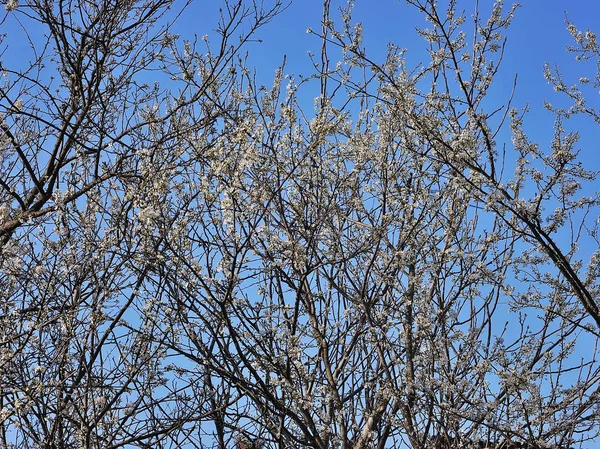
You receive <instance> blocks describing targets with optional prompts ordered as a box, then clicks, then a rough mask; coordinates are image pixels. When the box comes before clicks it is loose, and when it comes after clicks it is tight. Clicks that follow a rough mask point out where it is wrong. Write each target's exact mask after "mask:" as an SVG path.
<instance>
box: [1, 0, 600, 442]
mask: <svg viewBox="0 0 600 449" xmlns="http://www.w3.org/2000/svg"><path fill="white" fill-rule="evenodd" d="M408 3H409V4H410V6H412V7H414V8H417V10H418V11H420V12H421V13H422V14H423V16H424V17H425V18H426V19H427V20H428V21H429V22H430V24H431V25H430V28H429V29H423V30H421V31H420V34H421V35H422V37H423V38H424V39H425V42H426V45H427V46H428V49H429V54H430V60H429V61H428V62H427V63H425V64H423V65H421V66H420V67H419V68H418V69H412V68H411V67H409V66H408V65H407V62H406V61H405V59H404V56H403V52H402V51H401V50H400V49H399V48H398V47H396V46H394V45H390V46H389V51H388V56H387V58H386V59H385V61H383V62H377V61H374V60H373V59H371V58H370V56H369V54H368V53H367V50H366V49H365V48H364V46H363V44H362V28H361V26H360V23H355V22H353V19H352V10H351V8H346V9H343V8H342V9H341V20H338V19H337V17H333V14H332V11H331V10H332V8H331V6H330V2H329V0H325V2H324V5H323V6H324V7H323V20H322V27H321V29H320V30H316V31H312V30H311V32H312V33H313V34H315V35H316V36H317V37H318V39H320V42H321V51H320V58H315V60H314V67H315V69H316V72H315V73H314V74H313V76H311V77H308V78H302V79H301V81H300V82H296V81H295V80H294V79H293V78H292V77H289V76H286V75H285V64H283V65H282V66H281V67H280V69H279V70H278V71H277V72H276V75H275V80H274V81H273V85H272V87H270V88H265V87H262V86H260V85H259V84H258V83H257V81H256V77H255V76H254V74H253V72H252V71H251V70H249V69H248V68H247V67H246V65H245V63H244V59H243V58H241V57H239V55H240V53H239V51H240V49H241V48H242V47H243V46H244V45H245V44H246V43H247V42H248V41H249V40H250V39H251V36H252V33H254V31H255V30H256V29H257V28H258V27H259V26H261V25H263V24H265V23H266V22H268V21H270V20H271V19H273V18H274V17H275V16H276V15H277V14H278V13H279V12H280V11H281V10H282V9H284V6H285V5H283V4H281V3H279V2H273V4H272V5H271V6H268V7H267V6H265V5H260V6H259V5H257V4H254V3H251V2H243V1H239V2H237V1H232V2H226V3H225V4H224V6H223V9H222V15H221V22H220V24H219V28H218V34H219V36H220V39H221V41H220V42H218V43H217V45H216V47H213V44H211V40H210V39H207V38H204V39H203V41H198V42H196V41H192V42H184V43H180V42H179V39H178V38H177V36H176V35H174V34H172V29H171V25H170V24H169V22H168V19H169V18H170V17H175V16H176V14H175V15H174V14H173V13H172V12H171V11H168V8H169V7H170V6H171V2H167V1H166V0H161V1H159V0H155V1H151V2H129V3H121V2H117V3H115V4H106V5H104V6H103V7H102V8H100V7H97V6H96V5H95V4H90V3H87V2H83V1H82V2H71V3H69V4H68V5H67V4H66V3H64V4H63V3H62V2H49V1H47V2H46V1H40V2H29V3H27V4H26V5H23V6H20V5H15V4H14V3H13V2H9V3H7V5H6V6H7V10H12V11H10V14H12V15H15V14H20V16H19V17H21V18H22V20H37V21H38V22H40V23H41V24H42V25H44V27H45V29H46V36H47V37H48V42H41V41H40V42H39V43H38V42H37V41H36V40H35V39H32V42H34V43H35V44H34V45H33V46H32V51H33V52H34V53H33V54H35V55H37V56H36V59H34V62H33V63H32V64H31V66H29V67H25V68H18V69H10V68H4V70H5V78H4V85H3V87H2V89H3V90H2V97H1V101H0V104H1V108H2V114H3V116H2V120H3V122H2V130H3V133H4V134H3V137H2V139H3V153H2V155H1V157H2V172H1V174H0V183H1V184H0V187H1V192H0V195H1V197H0V198H1V201H2V209H1V217H2V218H1V222H0V232H1V236H2V238H3V240H2V249H1V251H2V252H1V255H0V257H1V262H0V263H1V270H2V273H3V276H2V278H1V279H2V281H1V282H2V295H3V301H2V303H1V305H2V311H1V315H0V329H1V334H0V338H1V340H0V345H1V348H2V351H1V352H0V378H1V379H3V381H2V384H1V386H2V391H1V393H0V407H1V411H0V422H1V424H0V432H1V434H0V438H1V439H2V440H1V441H2V444H3V445H4V446H9V445H10V444H14V445H16V446H17V447H40V446H41V447H47V448H59V447H71V446H73V447H86V448H88V447H90V448H91V447H98V448H105V447H114V448H116V447H221V448H228V447H236V446H237V447H238V448H250V447H264V448H267V447H277V448H288V447H312V448H329V447H342V448H374V447H376V448H387V447H410V448H429V447H436V448H446V447H466V446H468V445H475V447H497V448H508V447H511V448H516V447H531V448H547V447H571V446H574V445H578V444H584V443H585V442H586V441H587V440H589V439H593V438H595V437H596V436H597V432H598V431H597V429H598V428H599V426H598V424H600V423H599V422H598V421H599V415H598V407H599V405H598V404H599V399H600V398H599V394H600V393H599V391H600V390H599V388H600V365H599V363H598V361H597V360H596V357H595V353H596V349H595V347H596V346H595V345H596V344H597V338H598V336H599V335H600V333H599V332H600V317H599V314H598V303H597V297H598V293H599V288H598V287H599V284H598V276H599V272H598V266H599V265H598V254H599V253H598V252H595V253H593V254H588V253H585V252H584V251H580V250H579V249H578V244H579V243H580V242H581V243H583V242H585V244H586V245H587V244H588V243H589V242H593V244H594V245H595V246H598V240H597V239H598V235H597V231H598V230H597V221H596V220H595V218H596V217H594V216H593V213H594V208H595V207H597V206H598V204H597V201H598V199H597V197H595V196H581V195H580V191H581V189H582V186H583V185H584V183H585V182H586V181H589V180H592V179H593V178H594V176H595V174H594V173H591V172H588V171H586V170H584V169H583V167H582V166H581V165H580V164H579V163H578V162H577V159H576V156H577V154H576V147H575V145H576V142H577V135H576V133H572V132H571V133H569V132H568V131H566V126H567V124H566V123H565V121H566V119H568V118H569V117H570V116H572V115H574V114H585V115H589V116H591V117H592V118H593V119H594V120H597V117H598V115H597V112H596V109H595V108H593V107H592V106H590V105H589V104H588V103H587V102H586V101H585V99H584V96H583V93H582V91H583V88H584V87H585V85H584V86H583V87H578V86H574V87H567V86H566V82H565V81H564V80H563V77H562V75H561V74H560V72H558V71H556V70H552V69H551V68H550V67H549V68H548V70H547V72H546V75H547V78H548V80H549V81H550V82H551V83H552V84H553V85H554V86H555V87H556V90H558V91H559V92H562V93H564V94H566V95H567V96H568V98H569V99H571V100H572V102H573V103H572V106H571V107H570V108H568V109H561V108H558V107H554V106H551V105H548V106H547V107H548V108H549V109H550V110H552V111H554V112H555V116H556V124H555V130H556V134H555V136H554V141H553V144H552V147H551V149H550V150H546V149H545V148H541V147H540V146H538V145H537V144H535V143H534V142H531V141H530V140H529V139H528V137H527V134H526V132H525V129H524V112H523V111H518V110H516V109H514V108H512V105H511V103H512V100H511V99H510V98H509V99H506V101H505V102H504V103H503V104H494V103H493V102H492V101H491V100H490V99H489V98H488V96H487V93H488V91H489V89H490V86H492V85H493V83H494V81H495V76H496V74H497V71H498V66H499V64H500V63H501V61H502V56H503V48H504V47H503V42H504V37H503V34H502V33H503V30H504V28H506V27H508V26H509V24H510V20H511V18H512V16H513V13H514V11H515V8H513V9H509V10H503V8H502V5H501V4H500V3H499V4H497V5H496V6H494V8H493V10H492V11H491V13H490V15H489V16H487V17H485V18H484V17H482V16H483V13H480V12H479V10H476V11H475V12H474V15H473V22H474V23H471V24H469V25H468V26H467V25H466V24H465V21H466V19H465V15H464V14H461V13H460V12H459V10H457V8H456V5H455V2H449V5H448V6H447V8H446V9H443V8H442V7H441V6H438V5H436V4H435V3H434V2H432V1H426V0H411V1H408ZM74 7H76V8H74ZM66 11H76V13H71V14H68V13H66ZM11 17H12V16H7V18H6V19H5V20H11ZM473 25H475V26H473ZM467 30H474V31H472V32H468V31H467ZM569 30H570V31H571V33H572V35H573V37H574V38H575V42H576V46H575V47H573V48H572V51H574V52H575V53H576V54H577V56H578V57H579V58H598V57H599V56H600V55H599V53H598V46H597V43H596V41H595V37H594V35H593V34H591V33H590V32H587V33H580V32H579V31H578V30H577V29H576V28H575V26H574V25H571V24H570V25H569ZM469 33H470V34H469ZM6 39H10V36H8V37H7V38H6ZM9 48H10V47H9ZM213 48H217V50H212V49H213ZM334 58H338V59H339V63H338V64H333V63H330V60H332V59H334ZM149 71H156V72H153V73H159V75H156V76H155V77H158V78H159V81H160V84H159V83H158V82H157V84H155V85H154V86H149V85H147V84H144V83H143V81H144V80H146V82H147V79H148V75H147V72H149ZM164 75H166V77H165V78H164V80H163V76H164ZM582 80H583V81H582V82H583V83H585V82H586V81H585V80H586V79H585V78H582ZM315 82H316V83H318V85H319V87H320V95H319V96H318V98H317V99H316V100H315V111H314V113H309V111H306V110H305V109H303V108H302V107H301V106H300V104H301V101H300V99H301V98H302V95H303V92H305V91H304V90H303V89H306V87H307V85H309V84H310V83H315ZM164 83H167V84H168V86H169V89H168V90H167V89H166V88H164V87H162V86H163V84H164ZM596 87H598V86H596ZM488 111H491V112H488ZM505 141H506V149H505V150H504V151H499V149H498V148H499V147H501V146H502V144H503V143H505ZM509 173H510V174H509ZM566 230H567V231H568V230H573V231H572V232H570V233H569V232H565V231H566ZM565 236H567V237H565ZM583 257H588V258H589V263H587V264H585V265H584V264H583V262H581V259H582V258H583ZM582 347H583V348H585V349H582ZM590 348H594V349H590Z"/></svg>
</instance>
